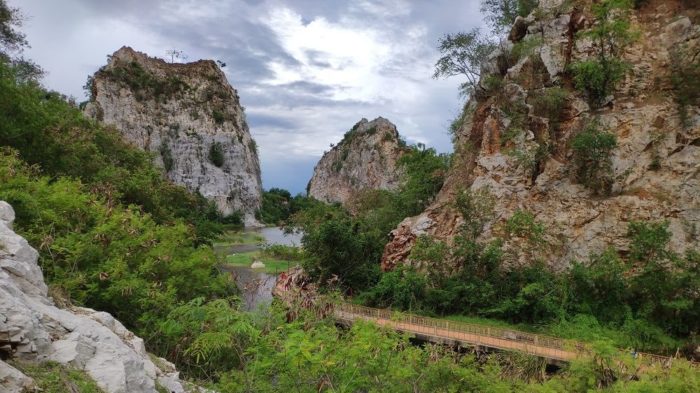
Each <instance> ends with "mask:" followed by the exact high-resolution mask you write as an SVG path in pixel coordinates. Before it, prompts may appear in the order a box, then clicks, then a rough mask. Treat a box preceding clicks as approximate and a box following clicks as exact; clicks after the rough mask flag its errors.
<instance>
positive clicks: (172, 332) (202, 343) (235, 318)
mask: <svg viewBox="0 0 700 393" xmlns="http://www.w3.org/2000/svg"><path fill="white" fill-rule="evenodd" d="M259 334H260V331H259V329H257V328H256V327H255V326H254V324H253V323H252V321H251V320H250V318H248V317H247V316H246V315H245V314H244V313H242V312H241V311H240V310H239V308H238V303H237V302H232V301H230V300H226V299H218V300H212V301H209V302H207V301H205V299H203V298H195V299H193V300H191V301H189V302H187V303H185V304H182V305H180V306H178V307H175V308H173V309H172V310H171V311H170V313H169V314H168V316H167V318H166V319H164V320H163V321H162V322H161V323H160V324H159V325H158V328H157V333H156V334H154V337H155V340H157V346H158V347H159V348H163V350H164V351H165V353H168V354H170V355H171V356H170V359H171V360H173V361H174V362H175V363H176V364H177V365H178V367H179V369H180V370H181V371H184V372H186V373H187V374H188V375H190V376H192V377H197V378H200V379H205V380H213V379H215V377H216V376H217V374H218V373H221V372H226V371H230V370H233V369H236V368H239V367H241V366H242V365H244V364H245V362H246V360H247V359H246V353H245V352H246V349H247V348H248V347H249V346H250V345H251V344H252V343H254V342H255V341H256V340H257V339H258V335H259Z"/></svg>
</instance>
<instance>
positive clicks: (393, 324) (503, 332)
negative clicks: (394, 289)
mask: <svg viewBox="0 0 700 393" xmlns="http://www.w3.org/2000/svg"><path fill="white" fill-rule="evenodd" d="M334 314H335V317H336V318H337V319H340V320H344V321H346V322H349V323H352V322H354V321H355V320H358V319H362V320H368V321H372V322H374V323H377V324H379V325H382V326H387V327H390V328H392V329H395V330H399V331H404V332H407V333H413V334H418V335H423V336H425V337H426V338H427V339H429V340H430V341H443V342H444V341H445V340H452V341H455V342H461V343H465V344H468V345H477V346H484V347H488V348H494V349H502V350H512V351H518V352H523V353H527V354H530V355H534V356H539V357H543V358H547V359H554V360H562V361H570V360H573V359H576V358H579V357H583V356H587V355H588V354H589V352H588V351H587V349H586V346H585V345H584V344H583V343H581V342H577V341H574V340H565V339H561V338H556V337H551V336H546V335H541V334H533V333H527V332H522V331H518V330H513V329H508V328H500V327H493V326H484V325H478V324H473V323H466V322H458V321H450V320H446V319H437V318H429V317H422V316H419V315H413V314H406V313H399V312H393V311H391V310H387V309H377V308H371V307H365V306H360V305H356V304H350V303H340V304H338V305H336V306H335V310H334ZM631 356H634V357H635V358H636V359H639V360H641V361H645V362H649V363H660V364H670V363H671V362H672V361H673V360H674V358H671V357H667V356H660V355H654V354H648V353H641V352H637V353H635V354H631ZM694 365H697V363H694Z"/></svg>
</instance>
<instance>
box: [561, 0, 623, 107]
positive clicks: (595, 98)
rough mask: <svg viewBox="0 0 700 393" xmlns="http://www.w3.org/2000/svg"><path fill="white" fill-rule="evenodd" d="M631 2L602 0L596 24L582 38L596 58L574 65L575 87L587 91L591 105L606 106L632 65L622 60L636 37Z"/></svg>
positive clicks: (597, 5) (595, 8)
mask: <svg viewBox="0 0 700 393" xmlns="http://www.w3.org/2000/svg"><path fill="white" fill-rule="evenodd" d="M630 9H631V1H630V0H603V1H600V2H598V3H595V4H593V5H592V8H591V10H592V12H593V15H594V16H595V19H596V23H595V24H594V25H593V26H592V27H591V28H590V29H588V30H587V31H584V32H582V33H580V35H581V36H583V37H587V38H590V39H591V40H592V41H593V47H594V48H595V51H596V57H595V59H589V60H583V61H579V62H576V63H574V64H572V65H571V71H572V72H573V75H574V83H575V85H576V88H577V89H579V90H581V91H584V92H586V94H587V95H588V99H589V101H590V103H591V105H593V106H595V107H599V106H601V105H602V104H604V103H605V99H606V97H608V96H609V95H610V94H611V93H612V92H613V90H614V89H615V86H616V85H617V83H618V82H619V81H620V80H622V78H623V77H624V76H625V73H626V72H627V69H628V68H629V65H628V64H627V63H625V62H624V61H622V60H620V55H621V53H622V51H623V50H624V48H625V47H626V46H627V45H629V44H630V43H632V42H633V41H634V40H635V39H636V38H637V33H636V32H635V31H632V29H631V27H630V22H629V15H628V14H629V10H630Z"/></svg>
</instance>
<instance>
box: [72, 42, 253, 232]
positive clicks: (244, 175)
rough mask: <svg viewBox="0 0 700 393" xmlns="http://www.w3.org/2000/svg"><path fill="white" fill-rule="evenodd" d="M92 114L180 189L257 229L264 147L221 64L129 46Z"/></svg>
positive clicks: (96, 94) (107, 75)
mask: <svg viewBox="0 0 700 393" xmlns="http://www.w3.org/2000/svg"><path fill="white" fill-rule="evenodd" d="M85 113H86V114H87V115H89V116H91V117H93V118H96V119H98V120H101V121H103V122H104V123H106V124H109V125H113V126H115V127H116V128H117V129H118V130H119V131H120V132H121V133H122V134H123V135H124V136H125V137H126V139H127V140H129V141H130V142H131V143H133V144H134V145H136V146H138V147H140V148H142V149H144V150H147V151H150V152H153V153H155V156H156V164H157V165H159V166H160V167H162V168H163V170H164V171H165V173H166V175H167V177H168V178H170V179H171V180H172V181H173V182H175V183H176V184H180V185H183V186H185V187H187V188H188V189H189V190H191V191H198V192H200V193H201V194H202V195H203V196H204V197H205V198H207V199H211V200H213V201H214V202H215V203H216V205H217V207H218V208H219V210H220V211H221V212H222V213H224V214H230V213H232V212H235V211H240V212H241V213H243V214H244V215H245V219H246V224H247V225H254V224H256V221H255V218H254V217H255V211H256V210H257V209H259V208H260V204H261V200H262V199H261V198H262V196H261V195H262V191H261V190H262V187H261V180H260V163H259V161H258V153H257V147H256V144H255V141H254V140H253V139H252V137H251V135H250V132H249V131H248V125H247V123H246V120H245V113H244V109H243V107H242V106H241V105H240V102H239V98H238V94H237V93H236V90H234V89H233V88H232V87H231V85H229V83H228V81H227V80H226V76H225V75H224V73H223V72H222V71H221V69H219V67H218V66H217V65H216V63H215V62H214V61H211V60H200V61H197V62H194V63H188V64H171V63H167V62H165V61H163V60H161V59H157V58H151V57H148V56H147V55H146V54H144V53H140V52H136V51H134V50H133V49H131V48H128V47H123V48H121V49H119V50H118V51H117V52H115V53H114V54H113V55H112V56H111V57H110V59H109V63H108V64H107V65H106V66H104V67H103V68H102V69H100V70H99V71H98V72H97V73H96V74H95V76H94V78H93V82H92V97H91V101H90V103H89V104H88V105H87V106H86V108H85Z"/></svg>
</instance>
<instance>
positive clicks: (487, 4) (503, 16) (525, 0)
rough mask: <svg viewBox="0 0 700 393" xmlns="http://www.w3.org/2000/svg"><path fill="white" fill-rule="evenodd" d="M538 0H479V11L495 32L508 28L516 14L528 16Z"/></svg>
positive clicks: (504, 30)
mask: <svg viewBox="0 0 700 393" xmlns="http://www.w3.org/2000/svg"><path fill="white" fill-rule="evenodd" d="M538 4H539V0H481V12H482V13H484V14H485V16H486V21H487V22H488V23H489V25H491V28H492V29H493V30H494V32H496V33H497V34H501V33H504V32H506V31H507V30H510V27H511V26H512V25H513V22H515V18H516V17H517V16H523V17H525V16H528V15H529V14H530V12H532V10H534V9H535V8H537V5H538Z"/></svg>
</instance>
